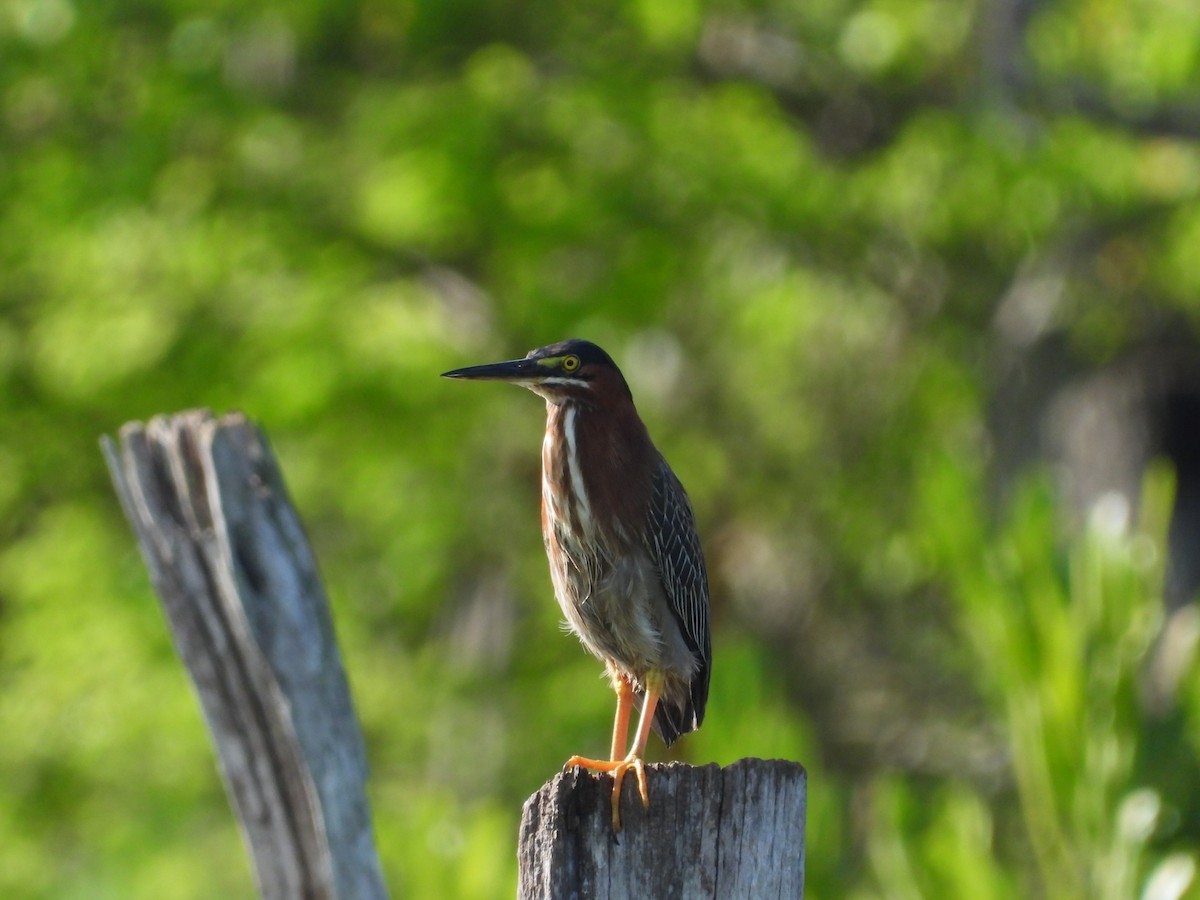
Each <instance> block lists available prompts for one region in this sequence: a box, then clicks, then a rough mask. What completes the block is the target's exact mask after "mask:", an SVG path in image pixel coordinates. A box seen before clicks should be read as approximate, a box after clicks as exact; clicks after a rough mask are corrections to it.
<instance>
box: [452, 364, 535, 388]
mask: <svg viewBox="0 0 1200 900" xmlns="http://www.w3.org/2000/svg"><path fill="white" fill-rule="evenodd" d="M541 374H542V371H541V369H540V368H539V367H538V364H537V360H533V359H513V360H509V361H508V362H498V363H488V364H487V365H483V366H467V367H466V368H465V369H454V370H453V371H450V372H443V373H442V377H443V378H462V379H464V380H468V381H512V382H516V383H517V384H529V383H532V382H534V381H537V380H538V379H539V378H540V376H541Z"/></svg>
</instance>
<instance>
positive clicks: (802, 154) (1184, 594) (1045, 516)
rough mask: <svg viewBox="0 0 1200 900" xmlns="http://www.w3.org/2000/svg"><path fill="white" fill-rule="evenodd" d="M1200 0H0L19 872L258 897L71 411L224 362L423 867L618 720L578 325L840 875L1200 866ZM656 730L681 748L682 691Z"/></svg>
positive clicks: (455, 882) (912, 893)
mask: <svg viewBox="0 0 1200 900" xmlns="http://www.w3.org/2000/svg"><path fill="white" fill-rule="evenodd" d="M1198 136H1200V5H1198V4H1196V3H1195V2H1194V0H974V2H956V0H804V2H800V0H790V2H785V0H759V2H737V0H730V2H722V3H713V4H709V3H703V2H699V0H670V2H666V0H607V2H606V0H570V2H557V0H545V2H537V3H524V2H513V0H444V2H435V0H293V2H290V3H286V4H285V3H277V4H267V3H263V2H257V0H238V2H236V3H234V2H228V0H211V2H207V3H196V2H187V0H160V2H152V0H141V2H139V0H86V2H84V0H0V895H3V896H4V897H8V898H89V900H90V898H105V897H111V898H155V900H164V898H165V900H171V898H180V900H184V898H211V897H217V896H222V897H250V896H252V895H253V880H252V875H251V873H250V870H249V867H248V863H247V861H246V859H245V855H244V853H243V851H242V847H241V844H240V837H239V835H238V832H237V828H236V825H235V823H234V820H233V817H232V815H231V814H230V812H229V810H228V808H227V805H226V802H225V799H224V796H223V793H222V789H221V785H220V782H219V779H218V776H217V773H216V770H215V766H214V759H213V755H212V752H211V750H210V747H209V744H208V740H207V736H206V733H205V730H204V725H203V722H202V719H201V716H200V713H199V711H198V708H197V704H196V702H195V699H194V697H193V696H192V694H191V692H190V688H189V684H188V682H187V679H186V676H185V675H184V672H183V670H182V668H181V666H180V665H179V663H178V662H177V660H176V657H175V655H174V653H173V650H172V647H171V644H170V638H169V635H168V633H167V630H166V627H165V625H164V622H163V619H162V616H161V614H160V612H159V609H158V607H157V604H156V601H155V598H154V596H153V594H152V592H151V590H150V588H149V585H148V581H147V577H146V575H145V573H144V571H143V568H142V565H141V562H140V560H139V558H138V557H137V554H136V549H135V546H134V542H133V539H132V537H131V535H130V533H129V530H128V528H127V527H126V525H125V523H124V521H123V520H122V518H121V516H120V512H119V510H118V507H117V503H116V501H115V499H114V496H113V494H112V491H111V489H110V486H109V484H108V480H107V476H106V473H105V471H104V468H103V464H102V460H101V456H100V453H99V451H98V447H97V439H98V437H99V436H100V435H101V434H103V433H114V432H115V431H116V429H117V428H118V427H119V426H120V424H121V423H122V422H125V421H128V420H133V419H146V418H148V417H150V416H152V415H154V414H156V413H164V412H173V411H177V410H181V409H184V408H189V407H195V406H208V407H211V408H213V409H215V410H217V411H218V412H220V411H226V410H230V409H240V410H244V411H245V412H247V413H248V414H249V415H250V416H252V417H253V418H254V419H256V420H257V421H258V422H259V423H261V424H262V426H263V427H264V428H265V429H266V431H267V432H268V434H269V436H270V438H271V440H272V441H273V443H274V446H275V449H276V452H277V454H278V456H279V458H280V462H281V464H282V466H283V468H284V471H285V475H286V477H287V479H288V481H289V485H290V488H291V491H292V493H293V497H294V500H295V502H296V504H297V506H298V508H299V510H300V512H301V514H302V516H303V517H304V519H305V521H306V524H307V527H308V529H309V531H310V535H311V537H312V540H313V543H314V546H315V549H316V552H317V555H318V557H319V558H320V560H321V564H322V568H323V572H324V575H325V578H326V581H327V585H328V588H329V591H330V593H331V597H332V603H333V607H334V616H335V621H336V624H337V628H338V632H339V637H340V641H341V644H342V648H343V651H344V655H345V659H346V665H347V669H348V672H349V676H350V680H351V684H352V689H353V691H354V695H355V699H356V704H357V708H358V712H359V714H360V717H361V720H362V724H363V728H364V731H365V735H366V740H367V745H368V751H369V755H370V761H371V766H372V778H371V782H370V795H371V801H372V804H373V808H374V814H375V821H376V828H377V833H378V839H379V845H380V852H381V855H382V858H383V861H384V866H385V870H386V874H387V878H388V881H389V884H390V886H391V888H392V890H393V891H394V893H395V895H396V896H405V897H439V898H441V897H464V898H492V897H505V896H511V895H512V892H513V890H514V886H515V878H516V868H515V841H516V827H517V821H518V816H519V810H520V805H521V802H522V801H523V799H524V798H525V797H526V796H527V795H528V794H530V793H532V792H533V791H534V790H536V789H537V788H538V786H539V785H540V784H541V783H542V782H543V781H544V780H546V779H547V778H549V777H550V776H551V775H552V774H553V773H554V772H555V771H557V769H558V768H559V767H560V766H561V765H562V762H563V760H565V759H566V757H567V756H569V755H570V754H572V753H603V752H604V750H605V749H606V748H607V744H608V739H609V728H610V723H611V714H612V696H611V693H610V692H609V690H608V689H607V687H606V686H605V684H604V682H603V681H602V680H601V678H600V677H599V676H600V666H599V665H598V663H596V662H595V661H594V660H591V659H590V658H588V657H586V656H585V654H584V653H583V652H582V651H581V650H580V648H579V646H578V644H577V642H576V641H575V640H574V639H572V638H570V637H568V636H565V635H563V634H562V633H561V631H560V627H559V614H558V612H557V609H556V607H555V606H554V603H553V599H552V593H551V589H550V583H549V578H548V574H547V572H546V566H545V561H544V558H543V553H542V549H541V538H540V534H539V526H538V512H537V508H538V465H539V453H538V449H539V446H540V441H541V426H542V409H541V403H540V401H538V400H537V398H535V397H532V396H531V395H529V394H527V393H525V392H522V391H519V390H515V389H512V388H508V387H506V386H502V385H464V384H455V383H450V382H446V381H442V380H439V379H438V378H437V375H438V373H439V372H441V371H444V370H446V369H449V368H453V367H457V366H460V365H467V364H471V363H478V362H487V361H492V360H496V359H505V358H511V357H514V356H519V355H523V354H524V353H525V352H526V351H527V350H528V349H530V348H532V347H535V346H538V345H541V344H545V343H549V342H551V341H554V340H558V339H561V338H564V337H569V336H578V337H587V338H590V339H592V340H595V341H596V342H598V343H600V344H601V345H602V346H604V347H605V348H606V349H608V350H609V351H610V352H611V353H612V355H613V356H614V357H615V358H616V359H617V360H618V362H619V363H620V364H621V365H622V367H623V369H624V371H625V373H626V375H627V377H628V380H629V381H630V383H631V384H632V386H633V390H634V394H635V397H636V398H637V401H638V404H639V408H640V410H641V413H642V415H643V417H644V418H645V419H646V420H647V422H648V424H649V426H650V429H651V432H652V434H653V435H654V436H655V439H656V441H657V442H658V444H659V445H660V447H661V448H662V449H663V450H664V452H665V453H666V455H667V457H668V458H669V459H670V460H671V461H672V464H673V466H674V468H675V469H676V471H677V472H678V473H679V474H680V476H681V478H682V480H683V481H684V483H685V484H686V485H687V486H688V488H689V491H690V494H691V496H692V499H693V503H694V505H695V507H696V512H697V516H698V520H699V525H700V528H701V531H702V536H703V539H704V543H705V546H706V550H707V554H708V559H709V570H710V574H711V578H712V590H713V618H714V624H715V635H714V650H715V668H714V676H713V687H712V696H711V700H710V705H709V710H708V718H707V720H706V722H705V725H704V727H703V728H702V729H701V730H700V731H699V732H698V733H697V734H695V735H692V736H689V737H688V738H686V739H684V740H683V741H681V742H680V743H679V744H678V745H677V746H676V748H673V750H672V754H673V755H674V758H679V759H684V760H687V761H692V762H697V763H706V762H710V761H716V762H719V763H729V762H731V761H733V760H735V759H738V758H740V757H743V756H763V757H775V756H778V757H787V758H790V759H795V760H799V761H801V762H803V763H804V764H805V765H806V766H807V767H808V770H809V777H810V815H809V822H808V826H809V830H808V835H809V840H808V878H809V882H808V884H809V896H810V897H812V898H818V900H821V898H841V897H852V898H868V897H899V898H919V897H935V898H936V897H946V898H963V897H970V898H1007V897H1032V898H1114V900H1115V898H1132V897H1141V898H1147V900H1169V898H1177V897H1192V898H1195V897H1200V888H1198V887H1197V873H1196V867H1197V863H1198V861H1200V856H1198V854H1200V766H1198V765H1197V752H1198V750H1200V683H1198V682H1200V680H1198V678H1197V674H1198V673H1197V668H1196V664H1195V653H1194V650H1195V646H1196V642H1197V636H1198V635H1200V624H1198V616H1197V613H1196V609H1195V605H1194V604H1193V603H1192V602H1191V601H1192V594H1193V591H1194V588H1195V587H1196V582H1197V578H1198V575H1197V570H1198V569H1200V553H1197V551H1198V550H1200V531H1198V528H1200V526H1198V525H1197V523H1198V522H1200V511H1198V510H1200V375H1198V374H1197V373H1198V370H1200V365H1198V363H1200V350H1198V349H1197V341H1196V335H1197V331H1198V329H1200V293H1198V292H1200V145H1198V143H1197V137H1198ZM653 753H654V754H655V756H654V758H656V759H663V758H666V757H665V755H664V752H663V750H662V748H661V746H656V748H655V749H654V750H653Z"/></svg>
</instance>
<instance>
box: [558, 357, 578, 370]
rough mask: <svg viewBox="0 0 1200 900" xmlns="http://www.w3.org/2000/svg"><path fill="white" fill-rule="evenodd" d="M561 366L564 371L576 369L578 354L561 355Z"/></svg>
mask: <svg viewBox="0 0 1200 900" xmlns="http://www.w3.org/2000/svg"><path fill="white" fill-rule="evenodd" d="M562 367H563V371H564V372H574V371H575V370H576V369H578V368H579V357H578V356H565V357H563V361H562Z"/></svg>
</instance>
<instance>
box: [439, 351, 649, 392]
mask: <svg viewBox="0 0 1200 900" xmlns="http://www.w3.org/2000/svg"><path fill="white" fill-rule="evenodd" d="M442 377H443V378H463V379H467V380H471V381H508V382H511V383H512V384H518V385H520V386H521V387H524V388H529V390H531V391H533V392H534V393H535V394H538V395H540V396H542V397H544V398H545V399H546V400H547V401H548V402H550V403H556V404H557V403H570V402H585V403H588V402H590V403H600V404H603V403H607V402H618V401H620V400H629V399H631V395H630V393H629V385H628V384H626V382H625V377H624V376H623V375H622V374H621V370H620V369H618V368H617V365H616V363H614V362H613V361H612V357H610V356H609V355H608V354H607V353H605V352H604V351H603V350H601V349H600V348H599V347H597V346H596V345H595V344H593V343H591V342H590V341H581V340H570V341H560V342H559V343H557V344H550V345H548V346H546V347H538V348H537V349H536V350H530V351H529V353H528V354H527V355H526V356H525V358H524V359H514V360H509V361H508V362H498V363H488V364H487V365H483V366H468V367H467V368H465V369H455V370H453V371H452V372H443V373H442Z"/></svg>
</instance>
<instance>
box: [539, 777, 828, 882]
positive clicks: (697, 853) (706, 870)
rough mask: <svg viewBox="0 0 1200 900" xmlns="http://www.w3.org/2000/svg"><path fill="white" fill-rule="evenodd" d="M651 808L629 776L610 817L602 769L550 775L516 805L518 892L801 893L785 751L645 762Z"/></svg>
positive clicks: (794, 795) (799, 847) (608, 782)
mask: <svg viewBox="0 0 1200 900" xmlns="http://www.w3.org/2000/svg"><path fill="white" fill-rule="evenodd" d="M647 781H648V784H649V787H650V809H649V810H643V808H642V805H641V803H640V802H639V801H638V799H637V793H636V788H635V787H634V786H633V785H634V782H633V779H629V781H628V784H627V785H626V791H625V796H624V798H623V802H622V804H621V818H622V830H621V831H620V833H617V834H614V833H613V830H612V823H611V816H610V809H611V807H610V805H609V801H610V796H611V790H612V779H611V778H609V777H608V776H604V775H594V774H592V773H590V772H584V771H582V770H579V769H574V770H572V771H570V772H564V773H562V774H559V775H557V776H555V777H554V779H553V780H552V781H550V782H549V783H547V784H546V785H544V786H543V787H542V789H541V790H540V791H538V792H537V793H536V794H534V795H533V796H532V797H530V798H529V800H527V801H526V803H525V808H524V810H523V814H522V816H521V836H520V848H519V850H518V854H517V855H518V861H519V866H520V875H519V884H518V889H517V896H518V898H520V900H644V898H647V897H653V898H655V900H667V898H679V900H703V898H729V897H737V898H745V900H759V898H773V900H774V898H780V900H800V898H802V897H803V895H804V818H805V813H806V807H807V798H808V794H807V776H806V774H805V771H804V767H803V766H801V765H799V764H798V763H794V762H787V761H785V760H778V759H774V760H764V759H743V760H739V761H738V762H735V763H733V764H732V765H730V766H727V767H725V768H724V769H722V768H720V767H719V766H717V765H716V764H713V765H708V766H703V767H692V766H686V765H682V764H679V763H672V764H669V765H652V766H647Z"/></svg>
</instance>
